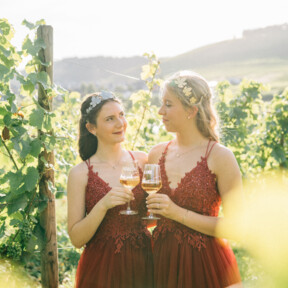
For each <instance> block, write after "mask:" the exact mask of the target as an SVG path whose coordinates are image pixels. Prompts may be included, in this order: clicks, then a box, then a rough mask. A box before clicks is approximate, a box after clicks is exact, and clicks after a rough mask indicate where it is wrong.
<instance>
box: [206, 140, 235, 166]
mask: <svg viewBox="0 0 288 288" xmlns="http://www.w3.org/2000/svg"><path fill="white" fill-rule="evenodd" d="M208 164H209V166H210V165H211V168H212V169H211V170H213V171H217V170H219V169H221V170H222V169H230V168H232V167H237V168H238V163H237V161H236V158H235V156H234V154H233V152H232V151H231V150H230V149H229V148H228V147H226V146H224V145H222V144H219V143H216V144H215V145H214V147H213V149H212V150H211V153H210V156H209V158H208Z"/></svg>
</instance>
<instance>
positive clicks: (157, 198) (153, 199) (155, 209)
mask: <svg viewBox="0 0 288 288" xmlns="http://www.w3.org/2000/svg"><path fill="white" fill-rule="evenodd" d="M146 203H147V208H148V212H151V213H155V214H159V215H162V216H164V217H166V218H170V219H176V217H177V209H178V208H179V206H177V205H176V204H175V203H174V202H173V201H172V200H171V199H170V198H169V196H167V195H166V194H158V193H155V194H151V195H149V196H148V197H147V200H146Z"/></svg>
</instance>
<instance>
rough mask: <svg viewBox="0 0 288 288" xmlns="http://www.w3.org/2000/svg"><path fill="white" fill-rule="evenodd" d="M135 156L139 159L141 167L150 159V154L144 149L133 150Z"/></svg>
mask: <svg viewBox="0 0 288 288" xmlns="http://www.w3.org/2000/svg"><path fill="white" fill-rule="evenodd" d="M132 153H133V156H134V158H135V159H136V160H137V161H138V163H139V166H140V167H144V165H145V164H146V163H147V161H148V155H147V153H145V152H143V151H133V152H132Z"/></svg>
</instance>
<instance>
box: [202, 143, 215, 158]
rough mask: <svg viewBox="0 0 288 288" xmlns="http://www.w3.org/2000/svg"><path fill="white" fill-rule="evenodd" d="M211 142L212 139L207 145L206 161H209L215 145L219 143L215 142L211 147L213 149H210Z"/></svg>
mask: <svg viewBox="0 0 288 288" xmlns="http://www.w3.org/2000/svg"><path fill="white" fill-rule="evenodd" d="M211 142H212V141H211V139H210V140H209V142H208V145H207V149H206V153H205V158H206V160H207V159H208V157H209V155H210V153H211V151H212V149H213V147H214V145H215V144H216V143H217V142H216V141H215V142H214V143H213V144H212V145H211V147H210V144H211Z"/></svg>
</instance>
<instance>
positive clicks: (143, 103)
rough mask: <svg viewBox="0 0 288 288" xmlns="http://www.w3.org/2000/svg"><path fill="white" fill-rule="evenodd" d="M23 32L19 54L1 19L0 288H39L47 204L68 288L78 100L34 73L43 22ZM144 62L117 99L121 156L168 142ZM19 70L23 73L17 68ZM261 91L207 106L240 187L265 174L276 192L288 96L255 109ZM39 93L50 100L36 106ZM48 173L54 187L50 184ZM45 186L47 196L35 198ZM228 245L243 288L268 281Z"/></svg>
mask: <svg viewBox="0 0 288 288" xmlns="http://www.w3.org/2000/svg"><path fill="white" fill-rule="evenodd" d="M23 24H24V25H25V26H26V27H27V30H28V32H27V37H26V38H25V39H23V45H22V49H21V50H17V48H16V47H15V46H14V45H13V44H12V40H13V36H14V30H13V27H12V26H11V25H10V24H9V22H8V21H7V20H5V19H0V131H1V137H0V173H1V178H0V255H1V257H0V287H6V286H5V285H8V284H7V283H10V281H11V280H12V279H14V280H13V281H14V282H13V283H15V285H20V286H15V287H39V286H41V284H40V283H41V251H42V250H43V249H44V247H45V245H46V241H47V239H46V237H45V231H44V228H43V225H42V222H41V215H43V211H45V209H47V205H48V204H49V201H51V199H55V203H56V204H55V205H56V219H57V222H56V225H57V227H56V228H57V251H58V263H59V267H58V269H59V286H60V287H72V286H73V278H74V274H75V269H76V267H77V263H78V260H79V256H80V253H81V250H77V249H75V248H73V247H72V244H71V243H70V241H69V237H68V233H67V230H66V180H67V175H68V171H69V170H70V168H71V167H72V166H74V165H75V164H76V163H79V161H80V159H79V157H78V152H77V134H78V119H79V111H80V104H81V101H82V99H83V95H81V94H80V93H78V92H73V91H72V92H71V91H67V90H66V89H64V88H63V87H60V86H59V85H56V84H54V83H53V80H52V79H51V77H49V75H48V73H47V72H46V71H45V70H43V69H41V68H40V67H47V68H49V67H50V66H51V65H52V63H51V62H45V61H43V59H42V58H41V57H40V56H39V52H41V50H43V49H45V48H46V46H45V43H44V42H43V40H42V39H41V38H39V37H37V33H36V31H37V29H38V28H39V27H40V26H41V25H43V24H45V23H44V22H43V21H39V22H37V23H35V24H33V23H30V22H27V21H24V22H23ZM35 35H36V36H35ZM145 57H146V58H147V64H146V65H144V66H143V67H142V73H141V75H140V76H141V81H143V83H145V85H146V89H143V90H138V91H135V92H134V93H132V95H131V96H130V97H129V99H127V98H124V97H123V95H122V94H121V93H118V94H117V91H116V94H117V95H118V96H119V98H121V99H122V101H123V105H124V107H125V110H126V117H127V121H128V129H127V134H126V142H125V143H124V145H125V148H127V149H131V150H142V151H145V152H149V150H150V148H151V147H152V146H153V145H155V144H157V143H158V142H160V141H167V140H169V139H172V135H170V134H168V133H167V132H166V131H165V129H164V127H163V126H162V123H161V119H160V117H159V115H158V113H157V111H158V109H159V105H160V101H161V99H160V98H159V96H158V95H159V87H160V85H161V82H162V81H163V79H160V78H159V77H158V74H159V69H160V68H161V63H159V61H158V59H157V57H156V56H155V55H154V54H146V55H145ZM24 66H25V71H22V70H21V69H19V67H24ZM204 76H205V75H204ZM12 83H13V87H15V83H17V85H16V86H18V87H19V89H18V90H17V91H15V90H12V88H11V84H12ZM267 89H268V88H267V87H265V86H264V85H262V84H261V83H258V82H255V81H250V80H243V81H242V83H241V84H240V85H238V86H231V85H230V84H229V83H228V82H221V83H218V84H217V86H216V87H215V89H214V98H213V99H214V104H215V107H216V109H217V111H218V115H219V117H220V127H221V129H220V134H221V142H222V143H223V144H224V145H226V146H227V147H229V148H230V149H231V150H232V151H233V152H234V154H235V156H236V159H237V161H238V164H239V166H240V169H241V172H242V175H243V180H244V183H245V184H246V185H247V187H250V186H249V185H254V186H253V187H254V188H255V187H256V186H255V185H258V184H259V185H263V181H264V182H265V180H263V179H265V178H263V176H265V175H269V176H271V175H277V177H278V178H277V179H278V180H279V179H281V180H279V181H280V182H281V181H282V182H281V183H283V186H281V185H280V184H281V183H280V184H279V183H278V184H279V185H280V186H279V187H280V188H279V189H282V187H285V186H284V185H285V183H287V181H288V180H287V179H288V176H287V171H288V88H287V89H285V90H283V91H281V92H279V93H278V94H276V95H274V96H273V98H272V99H271V100H269V101H263V99H262V93H263V92H264V91H266V90H267ZM39 91H40V92H39ZM41 91H42V92H41ZM41 93H42V94H44V96H45V98H43V99H48V100H47V101H48V102H45V103H44V105H43V103H41V101H40V100H41V99H40V97H39V95H40V94H41ZM45 105H46V108H45ZM47 107H48V109H47ZM49 155H53V156H54V162H51V161H50V160H49V157H50V156H49ZM47 173H52V174H53V177H54V179H55V180H53V181H52V180H51V181H50V180H49V178H47V177H46V176H47ZM279 175H280V176H279ZM275 177H276V176H275ZM44 178H45V180H46V183H47V185H48V186H47V187H48V189H49V191H51V193H52V194H53V197H54V198H51V199H50V198H47V197H46V196H45V195H44V194H43V193H40V189H41V185H42V183H43V179H44ZM278 180H277V181H278ZM264 185H265V183H264ZM259 187H260V186H259ZM261 187H262V186H261ZM286 187H287V186H286ZM286 193H287V188H286ZM251 194H253V189H246V190H245V195H246V196H247V198H249V197H250V196H251ZM285 199H287V198H285ZM274 208H275V207H274ZM285 225H286V226H287V224H285ZM232 247H233V249H234V252H235V254H236V257H237V260H238V264H239V268H240V270H241V271H240V272H241V276H242V279H243V281H244V282H246V283H247V287H255V286H253V285H256V284H257V283H261V281H266V280H265V279H266V278H265V272H264V268H263V267H262V266H261V263H259V262H257V261H256V260H255V259H254V255H251V253H249V251H247V250H246V249H245V247H243V245H241V244H239V243H237V242H235V243H234V242H232ZM285 253H286V254H287V251H286V252H285ZM256 256H257V255H256ZM3 275H5V276H3ZM281 277H282V276H281ZM281 277H280V278H279V279H280V280H279V281H287V276H286V278H285V279H284V280H283V278H281ZM17 279H18V280H17ZM5 281H6V282H5ZM17 281H19V282H17ZM26 282H27V285H26V284H23V283H26ZM2 283H4V284H3V285H4V286H1V285H2ZM5 283H6V284H5ZM20 283H21V284H20ZM277 283H278V282H277ZM279 283H280V282H279ZM281 283H284V282H281ZM285 283H287V282H285ZM25 285H26V286H25ZM278 287H284V286H278Z"/></svg>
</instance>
